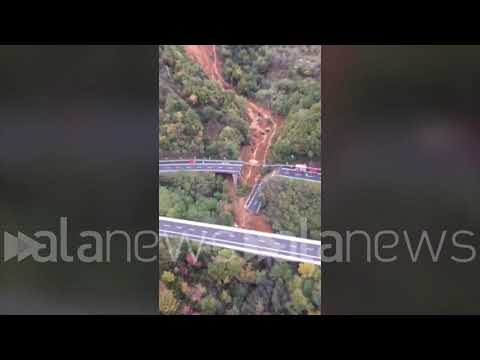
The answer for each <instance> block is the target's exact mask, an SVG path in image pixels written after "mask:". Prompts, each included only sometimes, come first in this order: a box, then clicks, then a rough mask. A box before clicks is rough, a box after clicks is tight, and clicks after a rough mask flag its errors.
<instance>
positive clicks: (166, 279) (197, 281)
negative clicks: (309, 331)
mask: <svg viewBox="0 0 480 360" xmlns="http://www.w3.org/2000/svg"><path fill="white" fill-rule="evenodd" d="M164 246H165V245H164ZM161 251H163V252H167V251H168V250H167V249H165V248H164V249H161ZM195 254H198V257H196V256H195ZM320 304H321V281H320V268H319V267H317V266H315V265H311V264H296V263H287V262H283V261H278V260H273V259H268V258H261V257H258V256H252V255H249V254H242V253H238V252H233V251H231V250H228V249H218V248H212V247H209V246H203V247H202V248H201V250H200V251H198V246H196V245H192V248H190V247H189V246H188V245H187V244H186V243H184V244H183V246H182V247H181V251H180V255H179V257H178V259H177V261H175V262H163V263H161V264H160V312H161V313H162V314H165V315H172V314H180V315H195V314H202V315H215V314H217V315H268V314H275V315H319V314H320Z"/></svg>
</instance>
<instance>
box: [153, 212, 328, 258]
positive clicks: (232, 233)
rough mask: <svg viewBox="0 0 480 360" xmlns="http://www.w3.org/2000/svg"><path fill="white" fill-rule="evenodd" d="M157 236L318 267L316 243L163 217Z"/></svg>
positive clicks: (318, 247) (319, 245)
mask: <svg viewBox="0 0 480 360" xmlns="http://www.w3.org/2000/svg"><path fill="white" fill-rule="evenodd" d="M159 234H160V236H161V237H167V238H170V239H171V238H178V237H180V238H181V239H184V240H190V241H195V242H200V243H202V244H204V245H211V246H218V247H223V248H227V249H232V250H237V251H243V252H246V253H250V254H256V255H259V256H268V257H274V258H278V259H283V260H289V261H295V262H305V263H312V264H316V265H320V263H321V261H320V259H321V243H320V241H315V240H309V239H303V238H296V237H292V236H286V235H279V234H270V233H264V232H259V231H253V230H246V229H241V228H236V227H228V226H220V225H211V224H204V223H200V222H194V221H187V220H181V219H172V218H165V217H160V218H159Z"/></svg>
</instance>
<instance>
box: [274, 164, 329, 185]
mask: <svg viewBox="0 0 480 360" xmlns="http://www.w3.org/2000/svg"><path fill="white" fill-rule="evenodd" d="M276 176H283V177H288V178H290V179H297V180H307V181H316V182H320V181H321V180H322V176H321V174H320V173H313V172H305V171H297V170H296V169H290V168H287V167H281V168H280V169H279V170H278V172H277V174H276Z"/></svg>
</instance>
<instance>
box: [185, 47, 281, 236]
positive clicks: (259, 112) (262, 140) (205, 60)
mask: <svg viewBox="0 0 480 360" xmlns="http://www.w3.org/2000/svg"><path fill="white" fill-rule="evenodd" d="M184 48H185V51H186V53H187V55H188V56H189V57H190V58H191V59H192V61H194V62H196V63H198V64H199V65H200V66H201V67H202V69H203V71H204V72H205V74H206V75H207V76H208V77H209V78H210V79H211V80H212V81H215V82H216V83H217V84H219V85H220V86H221V87H222V88H223V89H224V90H226V91H234V90H232V87H231V86H230V85H229V84H227V83H226V82H225V80H224V78H223V76H222V63H221V60H220V59H219V58H218V56H217V51H216V47H215V45H185V46H184ZM245 107H246V108H245V111H246V114H247V117H248V120H249V122H250V144H249V145H246V146H244V147H243V148H242V151H241V159H242V160H243V161H245V162H248V163H249V164H250V165H247V166H245V167H244V168H243V173H242V180H243V182H244V183H246V184H248V185H249V186H253V185H254V184H255V181H257V180H259V179H260V176H261V173H260V172H261V171H260V167H259V166H258V165H262V164H264V163H265V162H266V159H267V155H268V152H269V149H270V147H271V145H272V143H273V141H274V139H275V136H276V135H277V134H278V132H279V128H280V126H281V124H282V123H283V121H282V119H281V118H280V117H276V116H273V115H272V112H271V111H270V110H269V109H267V108H265V107H263V106H261V105H259V104H256V103H255V102H253V101H251V100H247V101H246V104H245ZM230 186H231V187H232V190H231V196H232V199H234V209H235V211H234V216H235V221H236V223H237V225H238V226H240V227H244V228H249V229H255V230H260V231H270V232H271V231H272V229H271V226H270V224H269V223H268V221H267V220H266V219H265V218H264V217H263V216H254V215H251V214H250V213H248V212H247V211H246V210H245V209H244V208H243V203H244V202H245V198H237V197H236V193H235V190H234V188H233V184H230Z"/></svg>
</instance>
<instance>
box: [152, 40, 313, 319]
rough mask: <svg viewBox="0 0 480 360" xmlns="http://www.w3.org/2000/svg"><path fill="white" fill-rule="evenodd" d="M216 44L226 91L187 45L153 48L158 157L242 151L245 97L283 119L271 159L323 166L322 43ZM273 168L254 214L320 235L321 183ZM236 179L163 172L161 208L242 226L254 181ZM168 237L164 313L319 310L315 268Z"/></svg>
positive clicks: (275, 226)
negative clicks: (242, 201)
mask: <svg viewBox="0 0 480 360" xmlns="http://www.w3.org/2000/svg"><path fill="white" fill-rule="evenodd" d="M217 49H218V52H217V53H218V54H219V58H220V61H221V63H222V65H223V66H222V72H223V74H222V75H223V78H224V80H225V82H226V83H228V84H229V87H228V89H229V90H225V89H223V88H222V87H221V86H220V85H219V84H217V83H216V82H215V81H213V80H211V79H209V78H208V77H207V75H206V74H205V72H204V71H203V69H202V68H201V66H200V65H199V64H197V63H196V62H194V61H192V59H191V58H190V57H189V56H188V54H187V52H186V51H185V48H184V47H183V46H180V45H161V46H160V47H159V51H160V56H159V77H160V88H159V115H160V125H159V154H160V159H179V158H183V159H189V158H190V159H192V158H197V159H200V158H208V157H210V158H212V159H231V160H236V159H239V158H240V154H241V152H242V149H243V148H244V147H245V146H246V145H248V144H250V139H249V136H250V135H251V133H250V123H249V119H248V117H247V114H246V111H245V103H246V101H247V99H249V100H251V101H255V102H257V103H258V104H262V105H263V106H266V107H267V108H268V109H270V110H271V111H272V113H273V114H274V116H275V117H279V118H281V119H282V123H283V125H282V126H281V128H280V129H281V130H280V132H279V134H277V136H276V138H275V140H274V142H273V144H272V146H271V147H270V149H269V153H268V158H267V162H274V163H278V162H282V163H285V162H290V163H300V162H308V163H309V164H313V165H319V164H320V147H321V142H320V137H321V130H320V129H321V126H320V123H321V121H320V117H321V106H320V81H319V80H320V53H319V47H318V46H302V45H298V46H297V45H296V46H282V45H275V46H272V45H259V46H251V45H248V46H247V45H217ZM230 86H231V87H232V88H233V89H234V90H235V91H232V90H231V88H230ZM270 173H271V170H269V171H267V170H265V168H264V169H263V170H262V178H263V179H267V180H266V181H265V186H264V187H263V191H262V193H261V201H262V203H263V206H262V208H261V215H260V216H261V217H262V218H264V219H266V221H267V222H268V223H269V224H270V225H271V229H272V230H273V232H274V233H283V234H289V235H292V236H296V237H306V238H310V239H317V240H319V239H320V221H321V219H320V213H321V211H320V208H321V206H320V203H321V201H320V198H321V191H320V190H321V187H320V184H319V183H315V182H309V181H298V180H289V179H287V178H281V177H275V176H270ZM227 178H228V179H229V180H227ZM232 185H233V184H232V181H231V177H230V176H227V175H215V174H213V173H198V172H197V173H171V174H168V175H166V174H160V178H159V215H160V216H165V217H170V218H179V219H185V220H191V221H199V222H203V223H209V224H218V225H225V226H238V224H235V219H237V220H238V216H237V215H238V213H237V211H238V209H237V210H236V207H235V206H236V205H235V204H237V205H238V199H239V198H247V197H248V195H249V194H250V192H251V187H250V186H247V185H246V184H244V183H243V182H242V180H241V179H240V181H239V183H238V184H237V186H235V187H234V188H233V189H232ZM241 216H244V215H241ZM247 216H248V215H247ZM270 225H269V226H270ZM269 231H270V230H269ZM170 240H171V241H169V240H165V239H164V240H162V241H161V245H160V246H161V249H160V254H161V260H160V274H159V276H160V288H159V296H160V297H159V301H160V304H159V306H160V312H161V313H162V314H165V315H172V314H179V315H196V314H217V315H218V314H225V315H253V314H259V315H260V314H262V315H267V314H285V315H288V314H292V315H298V314H301V315H318V314H320V303H321V289H320V287H321V286H320V285H321V281H320V277H321V275H320V268H319V267H318V266H315V265H312V264H307V263H295V262H285V261H281V260H277V259H274V258H265V257H260V256H257V255H251V254H248V253H242V252H239V251H232V250H229V249H225V248H223V249H222V248H217V247H212V246H200V248H199V245H198V243H193V242H192V243H190V242H188V243H185V242H182V240H181V239H170ZM175 244H176V245H175ZM172 245H174V246H177V247H179V250H180V251H179V252H178V253H177V254H176V255H178V257H177V256H174V257H172V253H171V246H172ZM197 255H198V256H197Z"/></svg>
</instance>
